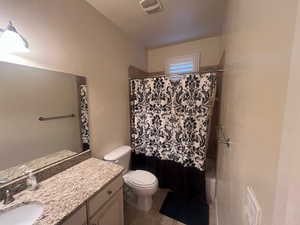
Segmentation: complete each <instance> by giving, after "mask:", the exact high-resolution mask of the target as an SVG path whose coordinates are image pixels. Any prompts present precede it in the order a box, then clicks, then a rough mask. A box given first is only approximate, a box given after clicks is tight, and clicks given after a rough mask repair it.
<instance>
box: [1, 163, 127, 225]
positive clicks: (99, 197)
mask: <svg viewBox="0 0 300 225" xmlns="http://www.w3.org/2000/svg"><path fill="white" fill-rule="evenodd" d="M122 171H123V168H122V167H120V166H118V165H116V164H113V163H109V162H104V161H102V160H98V159H95V158H90V159H87V160H85V161H83V162H81V163H79V164H77V165H75V166H73V167H71V168H69V169H67V170H65V171H63V172H61V173H59V174H57V175H55V176H53V177H51V178H49V179H47V180H45V181H43V182H41V183H40V186H39V189H37V190H35V191H29V190H25V191H22V192H20V193H18V194H17V195H15V196H14V197H15V201H14V202H12V203H10V204H8V205H4V204H3V203H1V204H0V216H1V213H3V212H8V211H9V210H10V209H13V208H15V207H18V206H19V205H22V203H37V204H40V205H42V207H43V212H42V214H41V215H40V216H39V218H38V219H37V220H36V221H35V222H34V223H33V224H34V225H58V224H60V225H100V224H101V225H103V224H105V225H123V224H124V216H123V179H122ZM0 224H1V222H0Z"/></svg>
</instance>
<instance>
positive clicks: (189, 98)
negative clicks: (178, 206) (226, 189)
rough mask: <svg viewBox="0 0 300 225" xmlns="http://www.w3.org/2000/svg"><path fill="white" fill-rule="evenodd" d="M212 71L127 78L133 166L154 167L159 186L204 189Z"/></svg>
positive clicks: (213, 85) (213, 83)
mask: <svg viewBox="0 0 300 225" xmlns="http://www.w3.org/2000/svg"><path fill="white" fill-rule="evenodd" d="M215 75H216V74H215V73H203V74H201V73H191V74H187V75H186V76H184V78H182V79H180V80H178V81H171V80H170V79H169V78H168V77H159V78H147V79H134V80H131V81H130V103H131V146H132V149H133V154H132V155H133V157H132V159H133V160H132V167H133V169H146V170H149V171H151V172H153V173H154V174H156V176H157V177H158V179H159V182H160V186H161V187H168V188H171V189H175V191H183V192H188V193H194V192H196V193H199V192H201V193H202V194H203V192H205V182H204V169H205V157H206V147H207V141H208V133H209V132H208V131H209V119H210V116H209V115H210V113H211V110H212V106H213V103H214V96H215V91H216V79H215ZM194 179H198V181H199V182H198V183H197V182H195V180H194ZM189 186H191V187H189Z"/></svg>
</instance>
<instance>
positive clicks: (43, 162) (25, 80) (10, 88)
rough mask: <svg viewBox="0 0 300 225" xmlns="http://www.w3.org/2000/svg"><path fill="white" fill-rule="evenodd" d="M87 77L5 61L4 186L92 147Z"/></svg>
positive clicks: (0, 132) (0, 178)
mask: <svg viewBox="0 0 300 225" xmlns="http://www.w3.org/2000/svg"><path fill="white" fill-rule="evenodd" d="M87 91H88V87H87V82H86V78H84V77H81V76H75V75H71V74H65V73H61V72H54V71H48V70H43V69H37V68H31V67H27V66H21V65H15V64H10V63H5V62H0V186H1V184H4V183H7V182H9V181H12V180H14V179H16V178H18V177H20V176H23V175H25V174H26V173H27V172H28V171H30V170H33V171H36V170H39V169H41V168H43V167H46V166H49V165H50V164H53V163H56V162H58V161H61V160H64V159H66V158H69V157H72V156H74V155H76V154H78V153H81V152H83V151H87V150H89V127H88V99H87Z"/></svg>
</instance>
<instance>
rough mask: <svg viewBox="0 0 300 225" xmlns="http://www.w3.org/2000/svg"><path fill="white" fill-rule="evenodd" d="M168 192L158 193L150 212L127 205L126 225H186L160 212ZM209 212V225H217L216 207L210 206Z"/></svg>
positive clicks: (165, 190)
mask: <svg viewBox="0 0 300 225" xmlns="http://www.w3.org/2000/svg"><path fill="white" fill-rule="evenodd" d="M168 191H169V190H167V189H159V190H158V191H157V193H156V194H155V195H154V196H153V204H152V209H151V210H149V212H143V211H140V210H137V209H136V208H135V207H133V206H131V205H129V204H126V203H125V225H185V224H184V223H181V222H179V221H176V220H174V219H172V218H169V217H167V216H165V215H163V214H161V213H160V212H159V210H160V208H161V205H162V203H163V201H164V199H165V197H166V195H167V193H168ZM209 211H210V213H209V221H210V224H209V225H216V220H215V207H214V205H210V207H209Z"/></svg>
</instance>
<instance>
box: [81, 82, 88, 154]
mask: <svg viewBox="0 0 300 225" xmlns="http://www.w3.org/2000/svg"><path fill="white" fill-rule="evenodd" d="M79 88H80V122H81V123H80V132H81V142H82V145H83V151H86V150H88V149H90V135H89V108H88V97H87V85H80V86H79Z"/></svg>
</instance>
